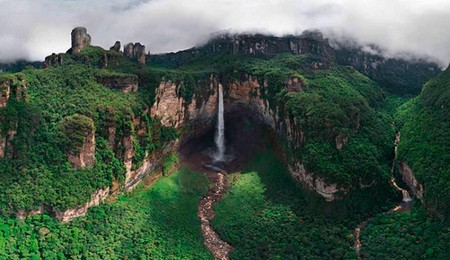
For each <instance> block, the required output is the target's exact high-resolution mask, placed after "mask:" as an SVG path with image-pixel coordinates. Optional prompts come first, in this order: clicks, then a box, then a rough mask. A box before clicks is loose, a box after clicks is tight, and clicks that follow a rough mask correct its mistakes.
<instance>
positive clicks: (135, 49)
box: [123, 42, 145, 64]
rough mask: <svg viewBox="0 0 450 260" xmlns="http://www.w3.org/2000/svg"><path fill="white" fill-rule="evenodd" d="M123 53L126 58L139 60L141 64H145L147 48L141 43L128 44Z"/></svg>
mask: <svg viewBox="0 0 450 260" xmlns="http://www.w3.org/2000/svg"><path fill="white" fill-rule="evenodd" d="M123 53H124V55H125V56H126V57H129V58H133V59H135V60H137V62H138V63H139V64H145V46H144V45H142V44H141V43H139V42H137V43H135V44H133V43H131V42H130V43H128V44H127V45H125V47H124V49H123Z"/></svg>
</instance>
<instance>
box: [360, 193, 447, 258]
mask: <svg viewBox="0 0 450 260" xmlns="http://www.w3.org/2000/svg"><path fill="white" fill-rule="evenodd" d="M361 241H362V248H361V253H362V255H363V256H364V259H392V258H395V259H449V258H450V227H449V225H448V224H447V223H445V222H440V221H437V220H436V219H433V218H430V217H429V216H428V215H427V213H426V211H425V209H424V208H423V207H422V206H421V205H420V202H417V204H416V205H415V206H414V208H413V209H412V211H411V212H401V213H396V214H390V215H380V216H378V217H376V218H374V219H372V220H370V221H369V222H368V223H367V225H366V227H365V228H364V229H362V231H361Z"/></svg>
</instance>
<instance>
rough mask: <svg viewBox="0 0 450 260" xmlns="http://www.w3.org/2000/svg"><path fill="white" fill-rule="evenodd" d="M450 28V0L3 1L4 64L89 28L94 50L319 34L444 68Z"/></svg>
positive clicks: (0, 55) (56, 48) (63, 43)
mask: <svg viewBox="0 0 450 260" xmlns="http://www.w3.org/2000/svg"><path fill="white" fill-rule="evenodd" d="M449 24H450V1H448V0H434V1H429V0H372V1H368V0H315V1H306V0H214V1H211V0H189V1H186V0H98V1H91V0H0V61H7V60H12V59H16V58H27V59H33V60H42V59H43V58H44V57H45V56H46V55H49V54H51V53H52V52H64V51H66V50H67V49H68V48H69V47H70V31H71V29H72V28H73V27H75V26H85V27H87V28H88V32H89V33H90V34H91V36H92V38H93V44H96V45H100V46H102V47H105V48H109V47H110V46H111V45H112V44H113V43H114V42H115V41H116V40H120V41H121V42H122V43H127V42H131V41H133V42H136V41H140V42H141V43H143V44H145V45H146V46H147V48H148V49H149V50H150V51H151V52H153V53H158V52H168V51H177V50H180V49H185V48H190V47H192V46H194V45H196V44H200V43H202V42H204V41H206V40H207V38H208V37H209V35H210V34H211V33H213V32H216V31H220V30H230V31H232V32H249V31H258V32H266V33H272V34H276V35H283V34H292V33H300V32H301V31H303V30H305V29H311V28H318V29H321V30H323V31H324V32H325V33H327V34H329V35H336V36H338V37H339V36H342V35H346V36H350V37H354V38H356V39H357V40H358V41H360V42H362V43H375V44H377V45H380V47H381V49H383V50H385V51H386V53H387V54H388V55H391V56H392V55H397V54H399V53H404V52H412V53H414V54H416V55H419V56H422V55H427V56H431V57H433V58H435V59H437V60H439V62H440V63H441V65H447V64H448V63H449V62H450V48H449V46H450V30H448V25H449Z"/></svg>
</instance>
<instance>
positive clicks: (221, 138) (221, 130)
mask: <svg viewBox="0 0 450 260" xmlns="http://www.w3.org/2000/svg"><path fill="white" fill-rule="evenodd" d="M214 141H215V143H216V147H217V152H216V154H215V155H214V160H215V161H219V162H220V161H223V160H224V156H225V122H224V119H223V89H222V85H221V84H219V107H218V109H217V126H216V135H215V137H214Z"/></svg>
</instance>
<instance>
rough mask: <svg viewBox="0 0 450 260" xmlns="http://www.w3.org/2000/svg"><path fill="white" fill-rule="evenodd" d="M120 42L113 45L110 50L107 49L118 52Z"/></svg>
mask: <svg viewBox="0 0 450 260" xmlns="http://www.w3.org/2000/svg"><path fill="white" fill-rule="evenodd" d="M120 46H121V45H120V42H119V41H116V42H115V43H114V45H113V46H112V47H111V48H109V50H111V51H115V52H120Z"/></svg>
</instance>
